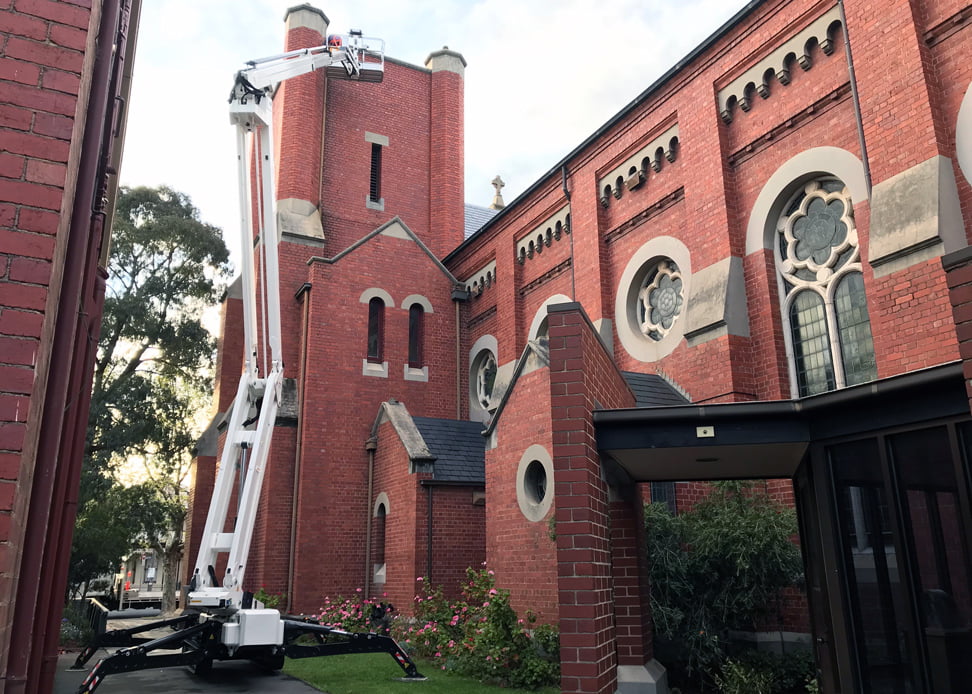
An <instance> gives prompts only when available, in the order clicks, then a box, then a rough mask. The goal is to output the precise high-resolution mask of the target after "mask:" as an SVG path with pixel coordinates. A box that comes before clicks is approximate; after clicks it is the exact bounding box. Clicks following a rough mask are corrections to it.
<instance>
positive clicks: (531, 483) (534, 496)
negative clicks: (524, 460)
mask: <svg viewBox="0 0 972 694" xmlns="http://www.w3.org/2000/svg"><path fill="white" fill-rule="evenodd" d="M523 490H524V492H526V495H527V497H528V498H529V499H530V500H531V501H532V502H533V503H535V504H539V503H540V502H542V501H543V500H544V499H545V498H547V471H546V470H545V469H544V467H543V463H541V462H540V461H539V460H531V461H530V464H529V465H527V469H526V475H525V477H524V480H523Z"/></svg>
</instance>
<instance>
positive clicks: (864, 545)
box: [825, 425, 972, 694]
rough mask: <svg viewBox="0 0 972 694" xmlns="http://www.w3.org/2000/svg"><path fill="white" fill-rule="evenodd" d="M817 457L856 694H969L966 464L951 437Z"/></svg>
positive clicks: (934, 433)
mask: <svg viewBox="0 0 972 694" xmlns="http://www.w3.org/2000/svg"><path fill="white" fill-rule="evenodd" d="M825 448H826V453H827V455H826V459H827V461H828V464H829V472H830V476H831V480H832V481H833V489H834V494H835V498H834V502H835V507H836V515H837V518H836V520H837V526H836V527H837V535H838V540H839V542H838V547H837V548H836V551H837V552H838V554H839V558H838V565H839V566H840V567H841V569H842V571H841V573H842V575H843V583H844V592H845V598H846V605H845V610H846V612H847V613H848V615H847V616H848V622H849V628H850V631H851V634H849V637H850V640H851V641H852V643H853V644H854V656H855V661H856V667H855V669H856V671H857V679H858V680H859V682H860V689H861V691H863V692H871V693H873V694H919V693H921V694H925V693H931V692H935V693H938V692H942V693H949V692H956V693H957V692H964V691H968V686H969V684H968V683H969V682H970V681H972V679H970V678H972V587H970V582H969V578H970V575H972V574H970V571H969V551H968V539H969V538H968V528H966V527H965V525H964V523H963V521H962V520H961V519H963V518H966V519H967V518H968V517H969V513H968V508H967V504H968V486H967V479H968V475H967V470H968V464H967V460H966V459H965V456H963V455H962V454H961V453H960V451H961V440H960V437H959V435H958V430H957V428H956V427H955V426H953V425H940V426H935V427H929V428H924V429H918V430H912V431H904V432H891V433H888V434H886V435H878V436H873V437H869V438H865V439H859V440H854V441H847V442H841V443H835V444H831V445H828V446H826V447H825ZM963 506H964V507H965V508H964V509H963Z"/></svg>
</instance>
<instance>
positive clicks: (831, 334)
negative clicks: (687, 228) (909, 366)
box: [776, 178, 877, 397]
mask: <svg viewBox="0 0 972 694" xmlns="http://www.w3.org/2000/svg"><path fill="white" fill-rule="evenodd" d="M777 234H778V244H777V247H776V252H777V267H778V269H779V273H780V280H781V281H780V284H781V292H782V296H783V304H784V307H785V309H784V315H785V318H786V321H787V324H788V329H789V342H790V347H791V350H792V369H793V375H794V380H795V385H796V390H797V393H798V395H799V396H801V397H802V396H806V395H814V394H816V393H822V392H826V391H828V390H833V389H834V388H842V387H844V386H849V385H855V384H858V383H864V382H867V381H870V380H873V379H875V378H876V377H877V368H876V363H875V358H874V344H873V340H872V337H871V325H870V319H869V318H868V313H867V298H866V295H865V293H864V280H863V275H862V274H861V259H860V248H859V247H858V238H857V229H856V227H855V225H854V207H853V204H852V201H851V199H850V193H849V191H848V190H847V188H846V186H845V185H844V184H843V182H841V181H839V180H837V179H833V178H827V179H815V180H812V181H810V182H808V183H806V184H805V185H803V186H802V187H801V188H800V190H798V191H797V192H796V194H794V195H793V196H792V198H791V199H790V201H789V203H788V204H787V205H786V206H785V207H784V210H783V213H782V214H781V215H780V218H779V221H778V224H777Z"/></svg>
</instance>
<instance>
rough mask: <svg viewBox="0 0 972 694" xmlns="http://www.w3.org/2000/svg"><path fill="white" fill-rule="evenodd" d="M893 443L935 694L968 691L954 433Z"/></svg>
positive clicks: (967, 622)
mask: <svg viewBox="0 0 972 694" xmlns="http://www.w3.org/2000/svg"><path fill="white" fill-rule="evenodd" d="M890 441H891V452H892V456H893V459H894V462H895V468H896V471H897V473H898V484H899V486H900V487H901V492H900V494H901V497H902V498H903V500H904V506H905V509H904V510H905V518H906V519H907V521H908V522H907V523H906V528H907V532H908V534H909V542H910V545H911V547H912V552H913V553H914V559H913V565H914V566H915V567H916V571H917V577H916V578H917V581H918V582H919V585H918V586H916V590H915V592H916V595H917V597H918V603H919V611H920V615H921V621H922V625H921V626H922V628H923V631H924V638H925V645H926V648H927V650H928V655H929V658H930V660H931V665H932V667H931V672H932V675H931V676H932V681H933V684H934V691H936V692H945V693H948V692H960V691H968V690H967V687H968V684H969V681H970V678H972V663H970V662H969V658H968V653H969V652H970V648H972V595H970V584H969V557H968V553H967V552H966V547H965V544H964V543H963V537H962V529H961V522H960V518H961V515H960V511H959V499H958V484H957V481H956V479H955V466H954V464H953V461H952V451H951V447H950V446H949V439H948V430H947V429H946V428H945V427H935V428H932V429H924V430H922V431H915V432H908V433H906V434H899V435H897V436H893V437H891V439H890Z"/></svg>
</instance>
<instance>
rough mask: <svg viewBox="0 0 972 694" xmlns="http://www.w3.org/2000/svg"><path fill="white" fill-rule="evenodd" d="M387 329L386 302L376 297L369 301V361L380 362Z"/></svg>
mask: <svg viewBox="0 0 972 694" xmlns="http://www.w3.org/2000/svg"><path fill="white" fill-rule="evenodd" d="M384 329H385V302H384V301H382V300H381V299H379V298H377V297H375V298H374V299H372V300H371V301H369V302H368V361H370V362H375V363H377V362H380V361H381V356H382V354H381V353H382V337H383V336H382V333H383V332H384Z"/></svg>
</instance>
